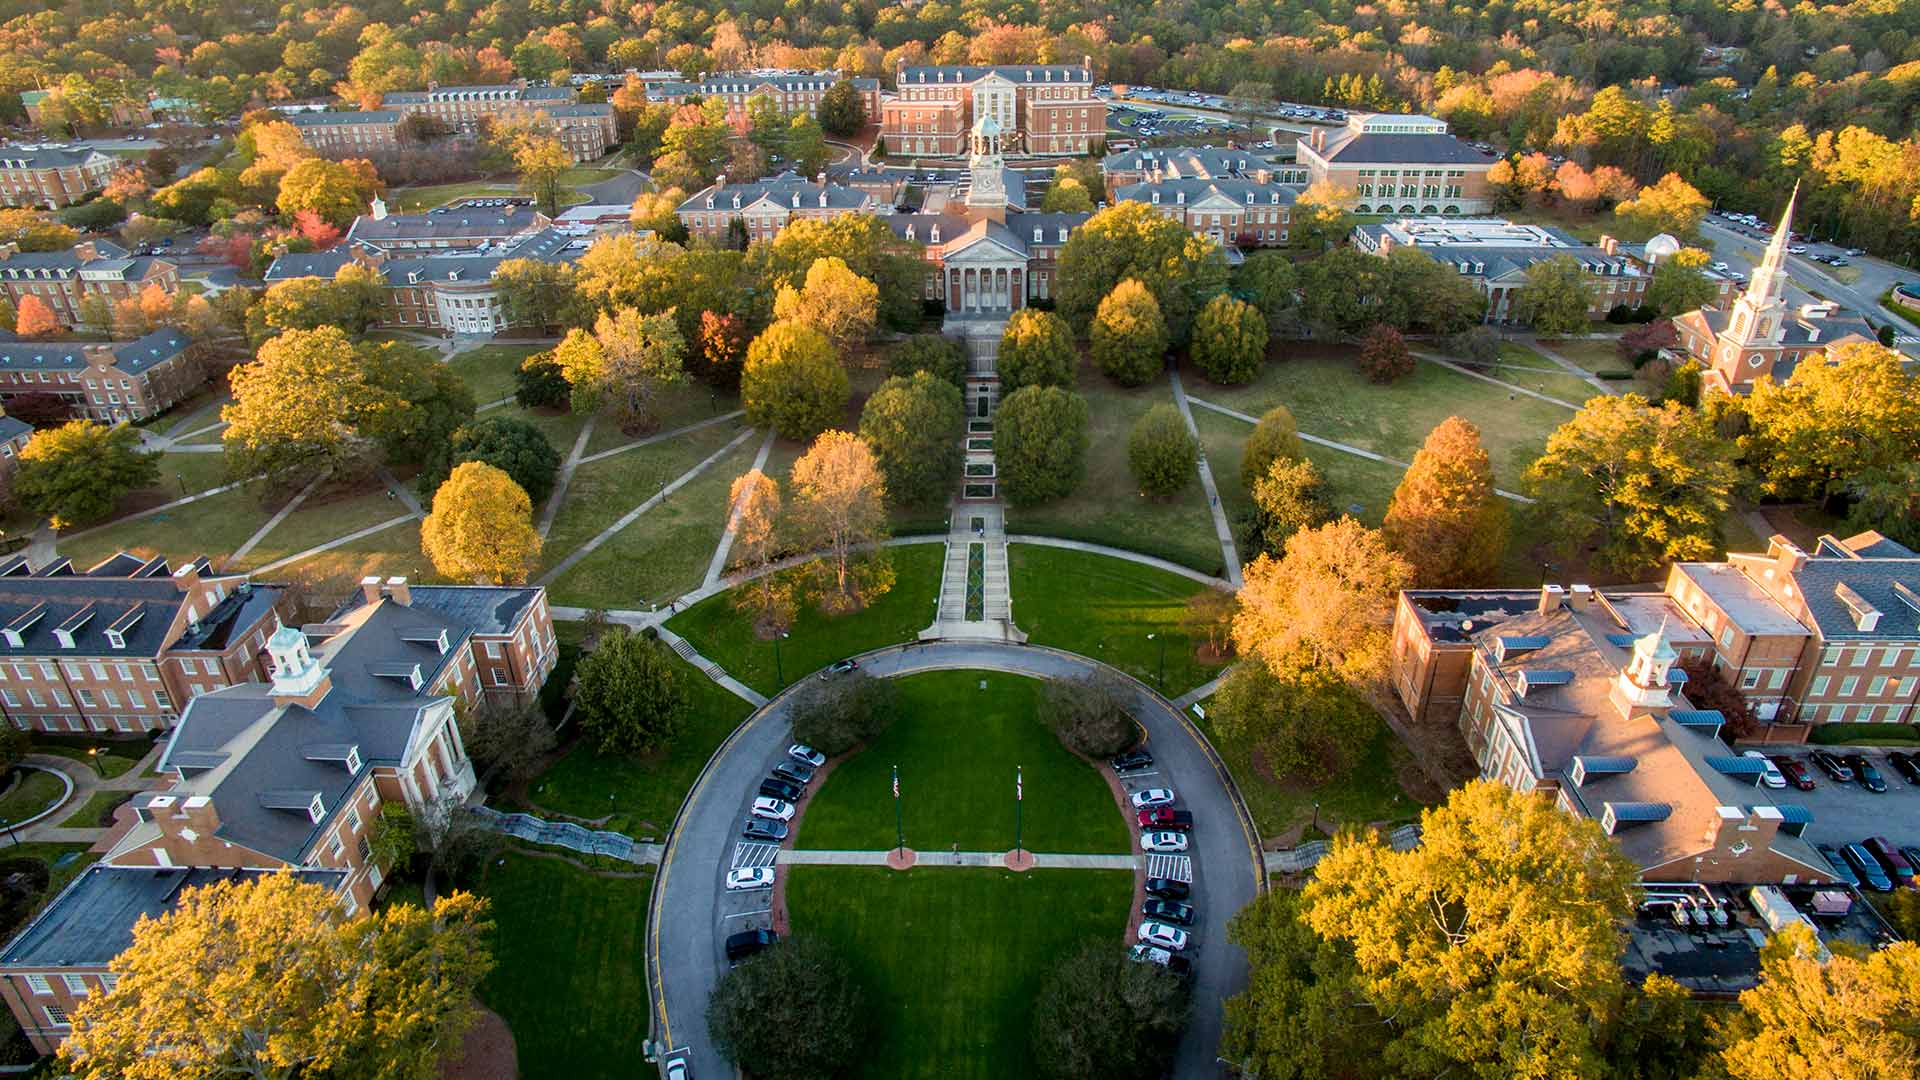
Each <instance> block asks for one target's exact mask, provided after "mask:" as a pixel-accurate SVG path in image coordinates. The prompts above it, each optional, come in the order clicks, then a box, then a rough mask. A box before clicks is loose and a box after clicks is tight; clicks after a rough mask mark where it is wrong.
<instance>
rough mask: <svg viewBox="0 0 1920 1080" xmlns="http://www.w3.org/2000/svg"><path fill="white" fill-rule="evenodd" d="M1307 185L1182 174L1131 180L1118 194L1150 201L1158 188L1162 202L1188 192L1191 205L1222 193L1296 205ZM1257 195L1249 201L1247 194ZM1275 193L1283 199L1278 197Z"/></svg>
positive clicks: (1241, 201) (1239, 201)
mask: <svg viewBox="0 0 1920 1080" xmlns="http://www.w3.org/2000/svg"><path fill="white" fill-rule="evenodd" d="M1305 190H1306V187H1305V186H1304V185H1301V184H1283V183H1280V182H1278V181H1268V182H1267V183H1264V184H1261V183H1257V182H1255V181H1254V180H1252V179H1243V178H1238V177H1221V178H1219V179H1206V178H1204V177H1195V178H1191V179H1189V178H1184V177H1183V178H1181V179H1178V180H1164V179H1163V180H1147V181H1143V182H1141V183H1138V184H1127V185H1126V186H1124V187H1121V188H1117V189H1115V191H1114V193H1113V194H1114V197H1115V198H1116V199H1120V200H1122V201H1130V202H1143V203H1150V202H1152V201H1153V195H1154V193H1155V192H1159V193H1160V205H1161V206H1166V205H1168V204H1170V203H1178V202H1179V198H1178V197H1179V196H1182V195H1184V196H1186V200H1187V205H1192V204H1194V203H1197V202H1199V201H1200V200H1201V199H1204V198H1206V197H1208V196H1210V195H1219V196H1221V197H1223V198H1225V199H1227V200H1228V201H1229V202H1232V203H1233V204H1235V205H1236V206H1256V207H1257V206H1292V205H1293V204H1294V202H1295V201H1296V200H1298V199H1299V198H1300V193H1301V192H1303V191H1305ZM1249 195H1251V196H1253V201H1252V202H1248V201H1247V196H1249ZM1275 196H1278V197H1279V201H1278V202H1276V201H1275Z"/></svg>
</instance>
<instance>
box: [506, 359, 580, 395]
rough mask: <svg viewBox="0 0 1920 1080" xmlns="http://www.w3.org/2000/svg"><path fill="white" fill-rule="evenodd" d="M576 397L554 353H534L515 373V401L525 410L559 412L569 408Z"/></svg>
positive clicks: (521, 363)
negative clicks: (562, 408) (564, 407)
mask: <svg viewBox="0 0 1920 1080" xmlns="http://www.w3.org/2000/svg"><path fill="white" fill-rule="evenodd" d="M572 395H573V385H572V384H571V383H569V382H567V373H566V371H565V369H563V368H562V367H561V366H560V365H559V364H558V363H556V362H555V361H554V357H553V351H552V350H548V351H546V352H542V353H534V354H533V355H532V356H529V357H527V358H526V359H525V360H522V361H521V362H520V366H519V367H518V368H516V369H514V372H513V400H514V402H515V403H516V404H518V405H519V406H520V407H521V408H523V409H536V408H541V407H546V408H559V407H561V406H565V405H569V404H570V402H571V400H572Z"/></svg>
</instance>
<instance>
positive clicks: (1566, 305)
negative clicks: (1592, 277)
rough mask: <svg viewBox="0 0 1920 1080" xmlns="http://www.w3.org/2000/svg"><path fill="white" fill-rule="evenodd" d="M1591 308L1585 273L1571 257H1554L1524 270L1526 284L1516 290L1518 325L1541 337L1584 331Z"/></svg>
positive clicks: (1588, 285) (1591, 295)
mask: <svg viewBox="0 0 1920 1080" xmlns="http://www.w3.org/2000/svg"><path fill="white" fill-rule="evenodd" d="M1592 307H1593V286H1592V284H1591V283H1589V282H1588V281H1587V271H1586V269H1585V268H1584V267H1582V266H1581V265H1580V261H1579V260H1578V259H1575V258H1574V257H1573V256H1571V255H1555V256H1554V257H1553V258H1551V259H1543V260H1541V261H1540V262H1537V263H1534V264H1533V265H1532V266H1529V267H1527V284H1526V287H1525V288H1523V289H1521V290H1520V303H1519V312H1518V314H1519V316H1520V319H1521V321H1522V322H1525V323H1527V324H1528V325H1530V326H1532V327H1533V328H1534V329H1535V330H1536V331H1538V332H1540V333H1542V334H1576V333H1580V332H1582V331H1584V330H1586V328H1587V326H1588V323H1589V322H1590V319H1589V317H1588V314H1587V312H1588V310H1589V309H1591V308H1592Z"/></svg>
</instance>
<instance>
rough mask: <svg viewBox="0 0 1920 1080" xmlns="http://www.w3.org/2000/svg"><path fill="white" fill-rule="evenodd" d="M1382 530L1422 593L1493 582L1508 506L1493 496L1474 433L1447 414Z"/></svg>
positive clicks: (1410, 470)
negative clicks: (1424, 590) (1407, 567)
mask: <svg viewBox="0 0 1920 1080" xmlns="http://www.w3.org/2000/svg"><path fill="white" fill-rule="evenodd" d="M1380 531H1381V533H1382V534H1383V535H1385V537H1386V539H1387V543H1389V544H1391V545H1393V547H1394V548H1395V549H1396V550H1398V551H1399V552H1400V554H1401V555H1403V556H1405V557H1406V560H1407V562H1408V563H1410V564H1411V565H1412V566H1413V581H1414V584H1416V585H1418V586H1419V587H1421V588H1423V589H1441V588H1457V587H1459V586H1463V585H1482V584H1486V583H1487V582H1488V581H1491V580H1492V578H1493V576H1494V574H1495V573H1496V572H1497V571H1498V570H1499V568H1500V560H1501V558H1502V557H1503V556H1504V555H1505V554H1506V550H1507V507H1506V503H1505V502H1504V501H1503V500H1502V499H1501V498H1500V496H1498V495H1496V494H1494V490H1493V464H1492V462H1491V461H1490V460H1489V459H1488V457H1487V451H1486V449H1485V448H1483V447H1482V446H1481V445H1480V429H1479V428H1477V427H1475V426H1473V424H1472V423H1471V422H1470V421H1467V420H1463V419H1461V418H1460V417H1458V416H1449V417H1447V418H1446V419H1445V420H1443V421H1441V422H1440V426H1438V427H1436V428H1434V429H1433V430H1432V431H1431V432H1428V433H1427V441H1426V444H1425V445H1423V446H1422V447H1421V448H1420V452H1419V453H1417V454H1415V455H1414V456H1413V464H1412V465H1410V466H1408V467H1407V471H1406V475H1404V476H1402V477H1401V478H1400V486H1399V487H1397V488H1395V489H1394V491H1393V502H1392V503H1391V504H1390V505H1389V506H1388V507H1387V516H1386V520H1385V521H1384V522H1383V523H1382V524H1381V527H1380Z"/></svg>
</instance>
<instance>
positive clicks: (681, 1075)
mask: <svg viewBox="0 0 1920 1080" xmlns="http://www.w3.org/2000/svg"><path fill="white" fill-rule="evenodd" d="M666 1076H667V1080H693V1064H692V1063H691V1062H689V1061H688V1060H687V1055H686V1054H684V1053H683V1054H677V1055H675V1056H673V1057H670V1058H668V1059H667V1072H666Z"/></svg>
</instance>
